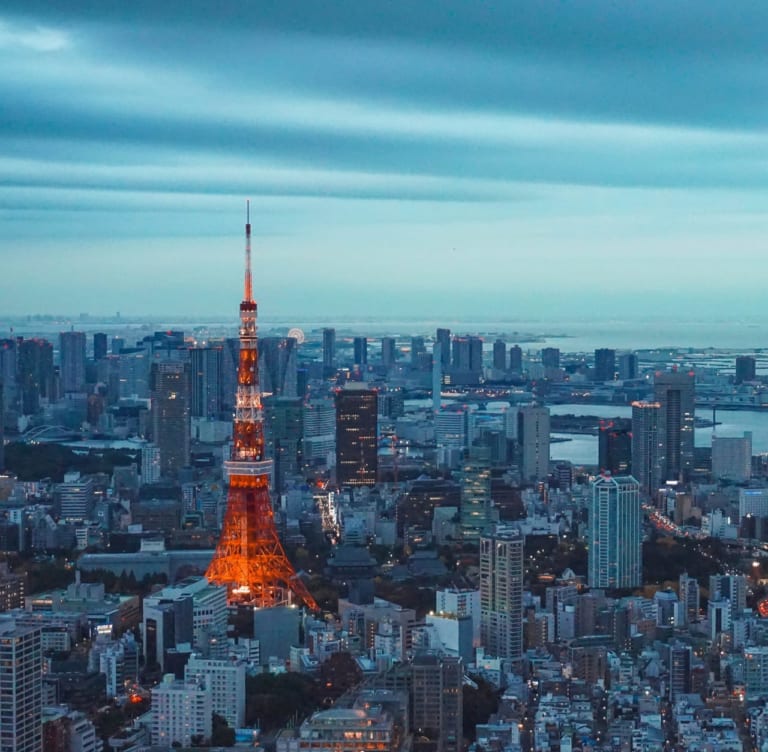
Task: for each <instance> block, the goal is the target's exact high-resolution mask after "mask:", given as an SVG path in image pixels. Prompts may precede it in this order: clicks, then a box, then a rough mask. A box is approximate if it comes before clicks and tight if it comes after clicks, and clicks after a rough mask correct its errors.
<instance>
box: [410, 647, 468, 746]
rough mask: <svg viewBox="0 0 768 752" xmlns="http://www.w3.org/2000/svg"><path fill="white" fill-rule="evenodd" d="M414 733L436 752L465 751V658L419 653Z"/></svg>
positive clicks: (415, 665) (415, 673) (414, 685)
mask: <svg viewBox="0 0 768 752" xmlns="http://www.w3.org/2000/svg"><path fill="white" fill-rule="evenodd" d="M411 675H412V696H413V706H412V707H413V719H412V722H411V727H412V728H413V731H414V733H415V734H416V735H417V736H419V737H422V738H424V739H425V740H427V741H429V742H433V743H434V744H433V745H430V749H432V750H434V751H435V752H461V750H462V748H463V733H464V732H463V722H464V716H463V695H462V687H463V683H464V664H463V662H462V660H461V658H456V657H451V656H447V655H441V654H439V653H435V652H419V653H417V654H416V656H415V657H414V659H413V661H412V662H411Z"/></svg>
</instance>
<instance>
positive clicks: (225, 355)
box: [221, 337, 240, 415]
mask: <svg viewBox="0 0 768 752" xmlns="http://www.w3.org/2000/svg"><path fill="white" fill-rule="evenodd" d="M239 360H240V340H239V339H238V338H237V337H227V338H226V339H225V340H224V342H223V343H222V351H221V409H222V412H224V413H227V414H228V415H231V414H232V413H233V412H234V409H235V395H236V394H237V367H238V362H239Z"/></svg>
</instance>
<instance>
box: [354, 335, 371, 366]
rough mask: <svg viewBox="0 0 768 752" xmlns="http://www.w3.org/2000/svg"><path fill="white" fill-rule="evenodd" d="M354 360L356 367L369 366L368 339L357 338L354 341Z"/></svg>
mask: <svg viewBox="0 0 768 752" xmlns="http://www.w3.org/2000/svg"><path fill="white" fill-rule="evenodd" d="M352 350H353V353H352V355H353V359H354V364H355V365H356V366H364V365H367V364H368V338H367V337H355V338H354V339H353V340H352Z"/></svg>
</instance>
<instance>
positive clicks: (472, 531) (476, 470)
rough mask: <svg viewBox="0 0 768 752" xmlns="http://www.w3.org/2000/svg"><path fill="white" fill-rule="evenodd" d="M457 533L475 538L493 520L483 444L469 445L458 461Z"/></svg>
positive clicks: (488, 454)
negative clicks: (458, 523) (459, 497)
mask: <svg viewBox="0 0 768 752" xmlns="http://www.w3.org/2000/svg"><path fill="white" fill-rule="evenodd" d="M459 485H460V486H461V507H460V512H461V537H462V539H463V540H464V541H467V542H477V541H478V539H479V538H480V536H481V535H482V534H484V533H487V532H488V531H489V530H490V528H491V526H492V524H493V503H492V501H491V464H490V452H489V451H488V449H486V448H485V447H473V448H472V449H471V450H470V454H469V456H468V457H467V458H466V459H465V460H464V462H463V463H462V465H461V473H460V474H459Z"/></svg>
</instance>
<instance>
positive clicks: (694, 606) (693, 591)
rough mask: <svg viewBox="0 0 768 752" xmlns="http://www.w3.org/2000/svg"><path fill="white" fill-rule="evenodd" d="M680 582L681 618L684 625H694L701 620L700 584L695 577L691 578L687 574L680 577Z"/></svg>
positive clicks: (684, 573)
mask: <svg viewBox="0 0 768 752" xmlns="http://www.w3.org/2000/svg"><path fill="white" fill-rule="evenodd" d="M678 582H679V588H678V590H679V600H680V617H681V619H682V620H683V625H686V624H693V623H694V622H697V621H698V620H699V610H700V609H701V595H700V592H699V582H698V580H697V579H696V578H695V577H689V576H688V573H687V572H683V574H681V575H680V579H679V580H678Z"/></svg>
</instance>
